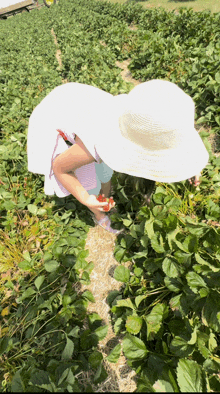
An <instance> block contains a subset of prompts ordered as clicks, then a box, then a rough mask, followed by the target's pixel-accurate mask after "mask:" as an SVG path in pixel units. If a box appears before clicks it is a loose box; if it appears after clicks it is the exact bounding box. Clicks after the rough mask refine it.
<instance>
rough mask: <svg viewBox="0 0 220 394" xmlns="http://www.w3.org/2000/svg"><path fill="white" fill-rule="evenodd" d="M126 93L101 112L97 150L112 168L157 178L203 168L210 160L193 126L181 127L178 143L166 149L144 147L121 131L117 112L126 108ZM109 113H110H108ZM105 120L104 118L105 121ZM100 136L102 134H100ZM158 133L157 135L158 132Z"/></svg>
mask: <svg viewBox="0 0 220 394" xmlns="http://www.w3.org/2000/svg"><path fill="white" fill-rule="evenodd" d="M126 103H127V95H120V96H116V97H114V98H113V101H112V108H111V109H109V108H108V111H106V112H105V113H102V116H101V118H100V125H99V127H100V128H101V129H102V132H100V133H99V134H98V135H99V138H98V142H97V144H96V146H95V147H96V150H97V152H98V154H99V156H100V157H101V158H102V160H103V161H104V162H105V163H106V164H107V165H108V166H109V167H110V168H112V169H113V170H114V171H117V172H121V173H125V174H129V175H132V176H136V177H141V178H145V179H150V180H154V181H158V182H166V183H172V182H180V181H183V180H186V179H188V178H191V177H193V176H195V175H197V174H198V173H200V172H201V171H202V169H203V168H204V167H205V166H206V165H207V163H208V161H209V154H208V152H207V150H206V148H205V145H204V143H203V141H202V139H201V137H200V136H199V134H198V132H197V131H196V130H195V128H194V124H193V125H192V126H191V127H189V128H188V129H187V130H182V132H180V133H179V134H181V137H180V140H179V144H177V145H176V146H175V147H172V145H173V144H172V141H171V143H170V146H171V147H169V146H167V147H166V149H160V150H157V149H152V146H150V144H149V148H148V149H147V148H146V135H144V136H143V138H145V144H144V145H145V147H143V146H142V144H141V143H138V144H137V143H134V142H133V141H132V140H129V139H127V138H125V137H124V136H123V135H122V126H121V124H120V121H119V117H120V114H121V113H123V111H124V110H125V108H126ZM109 113H110V116H109ZM106 120H107V121H106ZM100 136H101V137H100ZM159 137H160V136H159Z"/></svg>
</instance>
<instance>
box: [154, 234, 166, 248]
mask: <svg viewBox="0 0 220 394" xmlns="http://www.w3.org/2000/svg"><path fill="white" fill-rule="evenodd" d="M151 246H152V248H153V249H154V250H155V252H157V253H164V252H165V249H164V240H163V237H162V235H161V234H160V233H155V234H154V235H153V236H152V237H151Z"/></svg>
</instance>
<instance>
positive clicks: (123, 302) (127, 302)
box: [116, 298, 135, 309]
mask: <svg viewBox="0 0 220 394" xmlns="http://www.w3.org/2000/svg"><path fill="white" fill-rule="evenodd" d="M116 307H126V308H131V309H135V307H134V305H133V304H132V301H131V299H130V298H127V299H126V300H117V304H116Z"/></svg>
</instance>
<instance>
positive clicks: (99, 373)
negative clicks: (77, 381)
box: [94, 363, 108, 384]
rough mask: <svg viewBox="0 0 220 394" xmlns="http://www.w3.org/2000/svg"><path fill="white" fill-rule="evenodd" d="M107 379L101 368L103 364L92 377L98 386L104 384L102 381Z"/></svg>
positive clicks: (104, 371) (103, 369)
mask: <svg viewBox="0 0 220 394" xmlns="http://www.w3.org/2000/svg"><path fill="white" fill-rule="evenodd" d="M107 377H108V374H107V372H106V370H105V368H104V366H103V364H102V363H101V364H100V365H99V367H98V369H97V371H96V374H95V376H94V383H95V384H98V383H102V382H104V380H105V379H106V378H107Z"/></svg>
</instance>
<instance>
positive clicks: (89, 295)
mask: <svg viewBox="0 0 220 394" xmlns="http://www.w3.org/2000/svg"><path fill="white" fill-rule="evenodd" d="M82 297H83V298H86V299H87V300H88V301H90V302H95V297H94V295H93V294H92V293H91V291H89V290H86V291H84V292H83V293H82Z"/></svg>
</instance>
